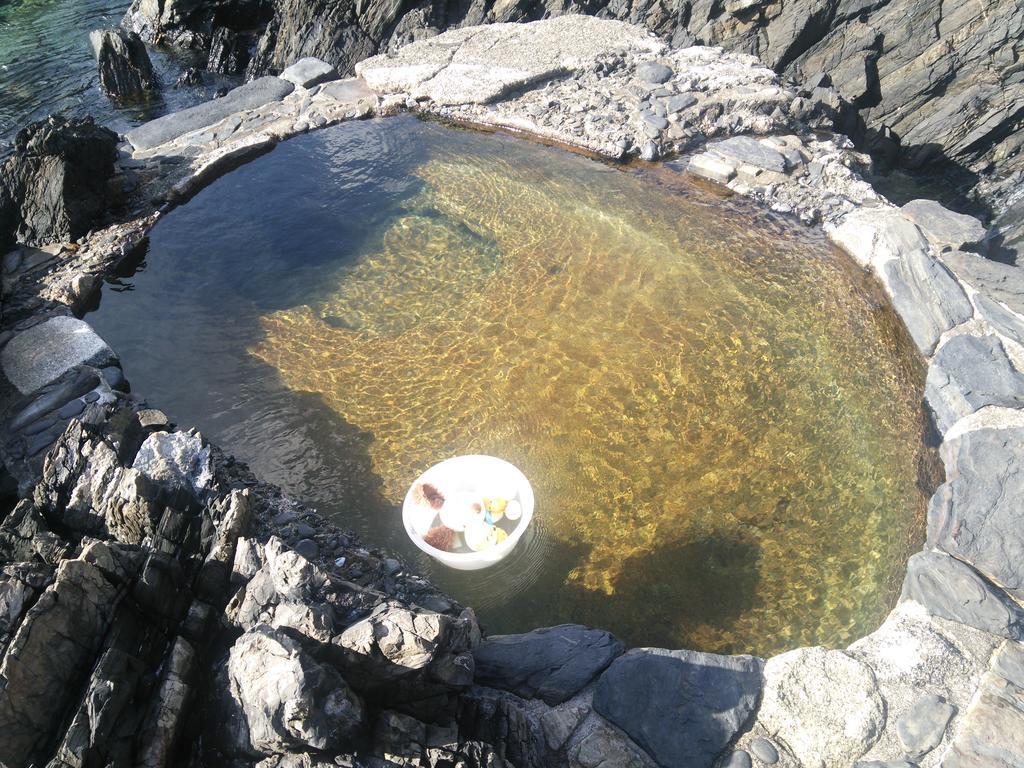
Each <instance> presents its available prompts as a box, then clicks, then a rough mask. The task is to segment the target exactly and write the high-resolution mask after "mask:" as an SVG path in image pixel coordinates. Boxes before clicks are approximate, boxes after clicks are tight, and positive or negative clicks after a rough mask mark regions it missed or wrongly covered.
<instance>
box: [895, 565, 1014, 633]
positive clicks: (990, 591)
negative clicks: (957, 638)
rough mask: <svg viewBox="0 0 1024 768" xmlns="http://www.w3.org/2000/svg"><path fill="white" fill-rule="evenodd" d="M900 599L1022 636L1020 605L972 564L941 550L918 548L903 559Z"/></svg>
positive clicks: (979, 626) (978, 625)
mask: <svg viewBox="0 0 1024 768" xmlns="http://www.w3.org/2000/svg"><path fill="white" fill-rule="evenodd" d="M902 598H903V599H904V600H907V599H910V600H915V601H917V602H918V603H920V604H921V605H923V606H924V607H925V608H927V609H928V611H929V612H930V613H932V614H933V615H935V616H941V617H942V618H944V619H950V620H951V621H959V622H960V623H961V624H966V625H967V626H969V627H975V628H976V629H980V630H983V631H985V632H991V633H992V634H994V635H998V636H1000V637H1006V638H1011V639H1014V640H1020V639H1024V609H1022V608H1021V607H1020V606H1018V605H1017V604H1016V603H1014V602H1013V601H1012V600H1010V599H1009V598H1008V597H1006V595H1004V594H1003V593H1002V592H1001V591H1000V590H999V589H998V588H996V587H994V586H993V585H992V584H990V583H989V582H988V581H986V580H985V579H984V578H982V576H980V575H979V574H978V573H977V572H976V571H975V570H974V569H973V568H971V567H970V566H969V565H967V564H966V563H962V562H960V561H959V560H957V559H956V558H954V557H950V556H949V555H947V554H945V553H942V552H918V553H917V554H916V555H914V556H913V557H911V558H910V560H909V561H908V562H907V575H906V578H905V579H904V581H903V594H902Z"/></svg>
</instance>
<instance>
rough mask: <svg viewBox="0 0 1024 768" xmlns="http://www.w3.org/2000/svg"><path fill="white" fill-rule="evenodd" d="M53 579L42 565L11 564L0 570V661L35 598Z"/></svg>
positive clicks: (51, 571)
mask: <svg viewBox="0 0 1024 768" xmlns="http://www.w3.org/2000/svg"><path fill="white" fill-rule="evenodd" d="M52 579H53V569H52V568H51V567H50V566H48V565H44V564H42V563H13V564H11V565H5V566H2V567H0V657H2V655H3V651H4V649H5V648H6V647H7V643H8V642H9V641H10V639H11V637H12V635H13V634H14V631H15V630H16V629H17V628H18V625H19V624H20V623H21V619H22V616H23V615H24V614H25V611H27V610H28V609H29V608H30V607H31V606H32V604H33V603H35V600H36V597H38V595H39V593H40V592H42V591H43V590H44V589H45V588H46V586H47V585H48V584H49V583H50V581H51V580H52Z"/></svg>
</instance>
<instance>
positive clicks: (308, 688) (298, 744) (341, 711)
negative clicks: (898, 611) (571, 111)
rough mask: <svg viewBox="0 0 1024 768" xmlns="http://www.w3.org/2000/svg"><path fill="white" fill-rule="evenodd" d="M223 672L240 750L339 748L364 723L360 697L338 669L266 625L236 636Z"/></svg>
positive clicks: (260, 752)
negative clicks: (238, 721) (236, 718)
mask: <svg viewBox="0 0 1024 768" xmlns="http://www.w3.org/2000/svg"><path fill="white" fill-rule="evenodd" d="M228 678H229V681H230V695H231V699H232V701H233V702H234V705H235V708H236V711H237V712H238V713H239V715H240V718H241V725H242V727H241V729H240V730H241V735H240V740H239V744H238V745H237V746H238V747H239V748H240V752H241V753H242V754H246V755H252V756H258V755H272V754H280V753H283V752H289V751H292V750H296V749H298V750H309V749H312V750H341V749H342V748H344V747H345V746H347V745H348V743H349V742H350V740H351V738H352V737H353V736H354V735H355V734H356V733H357V732H358V730H359V728H360V726H361V725H362V723H363V714H364V713H363V703H362V701H361V700H360V698H359V697H358V696H357V695H356V694H355V693H354V692H353V691H352V690H351V689H350V688H349V687H348V685H347V684H346V683H345V680H344V679H342V677H341V675H339V674H338V673H337V671H336V670H334V669H332V668H331V667H329V666H326V665H324V664H320V663H318V662H317V661H316V660H314V659H313V658H312V657H311V656H309V654H307V653H306V652H305V651H304V650H303V649H302V647H301V646H300V645H299V644H298V643H297V642H296V641H295V640H293V639H291V638H290V637H288V636H287V635H286V634H284V633H283V632H281V631H279V630H275V629H273V628H271V627H268V626H266V625H259V626H257V627H254V628H253V629H251V630H249V631H248V632H246V633H245V634H243V635H242V636H241V637H240V638H238V640H237V641H236V642H235V644H234V646H233V647H232V648H231V652H230V653H229V655H228Z"/></svg>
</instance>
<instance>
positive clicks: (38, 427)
mask: <svg viewBox="0 0 1024 768" xmlns="http://www.w3.org/2000/svg"><path fill="white" fill-rule="evenodd" d="M56 423H57V418H56V417H55V416H47V417H46V418H45V419H40V420H39V421H35V422H33V423H31V424H29V425H28V426H27V427H25V428H24V429H23V430H21V434H23V435H25V437H29V436H31V435H38V434H39V433H40V432H44V431H46V430H47V429H49V428H50V427H52V426H53V425H54V424H56Z"/></svg>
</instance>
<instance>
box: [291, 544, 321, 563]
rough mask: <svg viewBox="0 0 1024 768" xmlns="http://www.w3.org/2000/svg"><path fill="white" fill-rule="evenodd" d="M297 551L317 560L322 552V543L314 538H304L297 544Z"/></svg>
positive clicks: (308, 558)
mask: <svg viewBox="0 0 1024 768" xmlns="http://www.w3.org/2000/svg"><path fill="white" fill-rule="evenodd" d="M295 551H296V552H297V553H298V554H300V555H302V556H303V557H304V558H306V559H307V560H316V558H317V556H319V554H320V545H319V544H317V543H316V542H315V541H313V539H302V541H300V542H298V543H297V544H296V545H295Z"/></svg>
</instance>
